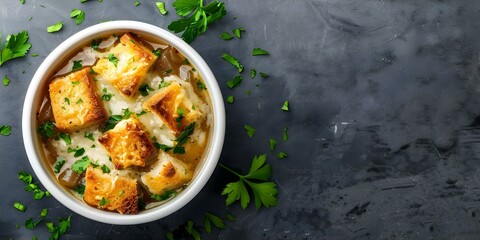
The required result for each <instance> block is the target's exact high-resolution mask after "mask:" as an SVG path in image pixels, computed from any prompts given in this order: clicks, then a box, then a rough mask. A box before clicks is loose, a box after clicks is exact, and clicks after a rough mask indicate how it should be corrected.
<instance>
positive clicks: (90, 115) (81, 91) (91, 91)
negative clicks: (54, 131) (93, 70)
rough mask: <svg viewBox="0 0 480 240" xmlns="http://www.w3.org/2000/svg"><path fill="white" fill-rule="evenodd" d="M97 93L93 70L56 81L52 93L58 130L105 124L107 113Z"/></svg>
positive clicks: (84, 70) (73, 129) (59, 78)
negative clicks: (91, 72)
mask: <svg viewBox="0 0 480 240" xmlns="http://www.w3.org/2000/svg"><path fill="white" fill-rule="evenodd" d="M95 92H96V85H95V83H94V82H93V80H92V76H91V74H90V68H83V69H81V70H79V71H76V72H72V73H70V74H68V75H66V76H61V77H57V78H55V79H53V80H52V81H51V82H50V84H49V94H50V100H51V104H52V110H53V116H54V118H55V124H56V126H57V128H58V129H60V130H63V131H75V130H79V129H81V128H85V127H89V126H92V125H95V124H98V123H100V122H102V121H105V120H106V118H107V114H106V112H105V109H104V107H103V105H102V102H101V101H100V99H99V98H98V96H97V95H96V94H95Z"/></svg>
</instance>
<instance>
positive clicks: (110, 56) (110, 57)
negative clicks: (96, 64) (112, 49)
mask: <svg viewBox="0 0 480 240" xmlns="http://www.w3.org/2000/svg"><path fill="white" fill-rule="evenodd" d="M108 61H110V62H111V63H112V64H113V65H114V66H115V67H117V65H118V58H117V57H115V55H114V54H113V53H110V54H108Z"/></svg>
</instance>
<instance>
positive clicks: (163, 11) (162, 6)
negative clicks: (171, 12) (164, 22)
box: [155, 2, 168, 15]
mask: <svg viewBox="0 0 480 240" xmlns="http://www.w3.org/2000/svg"><path fill="white" fill-rule="evenodd" d="M155 5H157V8H158V11H159V12H160V13H161V14H162V15H165V14H167V13H168V11H167V10H166V9H165V3H164V2H155Z"/></svg>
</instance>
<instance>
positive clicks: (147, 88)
mask: <svg viewBox="0 0 480 240" xmlns="http://www.w3.org/2000/svg"><path fill="white" fill-rule="evenodd" d="M138 91H139V92H140V95H142V96H144V97H146V96H148V91H155V89H154V88H152V87H150V86H148V84H143V85H142V86H140V87H139V88H138Z"/></svg>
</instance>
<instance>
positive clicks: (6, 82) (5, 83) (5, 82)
mask: <svg viewBox="0 0 480 240" xmlns="http://www.w3.org/2000/svg"><path fill="white" fill-rule="evenodd" d="M8 84H10V79H8V78H7V75H5V76H3V86H5V87H6V86H8Z"/></svg>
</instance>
